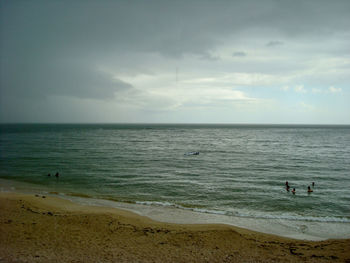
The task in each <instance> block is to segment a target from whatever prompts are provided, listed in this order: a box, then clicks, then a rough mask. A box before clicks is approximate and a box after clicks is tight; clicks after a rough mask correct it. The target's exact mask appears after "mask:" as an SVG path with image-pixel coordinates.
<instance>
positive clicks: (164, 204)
mask: <svg viewBox="0 0 350 263" xmlns="http://www.w3.org/2000/svg"><path fill="white" fill-rule="evenodd" d="M136 204H139V205H147V206H160V207H173V208H178V209H183V210H189V211H193V212H198V213H205V214H214V215H226V216H235V217H242V218H252V219H254V218H256V219H284V220H293V221H308V222H325V223H327V222H329V223H350V218H346V217H341V216H333V217H330V216H324V217H315V216H302V215H293V214H267V213H262V212H260V213H258V212H256V211H244V212H242V211H238V210H236V211H223V210H213V209H205V208H191V207H184V206H181V205H178V204H175V203H170V202H160V201H137V202H136Z"/></svg>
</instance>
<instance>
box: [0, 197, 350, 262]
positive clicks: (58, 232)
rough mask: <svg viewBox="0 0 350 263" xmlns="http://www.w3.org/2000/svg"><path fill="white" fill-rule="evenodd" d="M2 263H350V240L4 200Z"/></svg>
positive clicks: (0, 203) (0, 205)
mask: <svg viewBox="0 0 350 263" xmlns="http://www.w3.org/2000/svg"><path fill="white" fill-rule="evenodd" d="M0 211H1V212H0V262H348V263H350V239H344V240H326V241H317V242H316V241H302V240H293V239H288V238H283V237H278V236H273V235H268V234H262V233H258V232H253V231H249V230H245V229H241V228H237V227H232V226H227V225H178V224H166V223H159V222H155V221H152V220H150V219H148V218H146V217H142V216H139V215H136V214H134V213H131V212H127V211H123V210H118V209H115V208H107V207H95V206H82V205H78V204H75V203H72V202H70V201H68V200H64V199H60V198H57V197H52V196H42V195H24V194H18V193H0Z"/></svg>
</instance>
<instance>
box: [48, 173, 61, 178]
mask: <svg viewBox="0 0 350 263" xmlns="http://www.w3.org/2000/svg"><path fill="white" fill-rule="evenodd" d="M47 176H48V177H51V174H50V173H48V174H47ZM55 176H56V178H58V177H60V174H59V173H58V172H57V173H56V174H55Z"/></svg>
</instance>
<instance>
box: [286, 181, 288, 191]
mask: <svg viewBox="0 0 350 263" xmlns="http://www.w3.org/2000/svg"><path fill="white" fill-rule="evenodd" d="M286 190H287V191H288V192H289V184H288V181H286Z"/></svg>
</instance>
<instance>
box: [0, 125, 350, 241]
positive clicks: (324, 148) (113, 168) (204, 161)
mask: <svg viewBox="0 0 350 263" xmlns="http://www.w3.org/2000/svg"><path fill="white" fill-rule="evenodd" d="M194 153H197V154H194ZM56 173H58V177H56V176H55V174H56ZM49 174H50V176H49ZM286 181H288V183H289V185H290V190H289V191H287V190H286V187H285V183H286ZM313 182H314V186H313V185H312V183H313ZM308 186H310V188H311V189H312V190H313V192H312V193H308V191H307V188H308ZM293 188H295V190H296V193H295V194H293V193H292V192H291V190H292V189H293ZM0 191H3V192H6V191H18V192H27V193H39V194H46V195H54V196H59V197H62V198H66V199H69V200H72V201H73V202H78V203H81V204H88V205H95V206H108V207H116V208H121V209H126V210H130V211H133V212H135V213H138V214H140V215H143V216H147V217H149V218H152V219H154V220H158V221H162V222H170V223H185V224H203V223H205V224H229V225H234V226H238V227H243V228H247V229H251V230H256V231H260V232H264V233H270V234H275V235H280V236H285V237H291V238H297V239H307V240H324V239H329V238H350V126H346V125H345V126H327V125H326V126H324V125H243V124H242V125H225V124H1V125H0Z"/></svg>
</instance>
